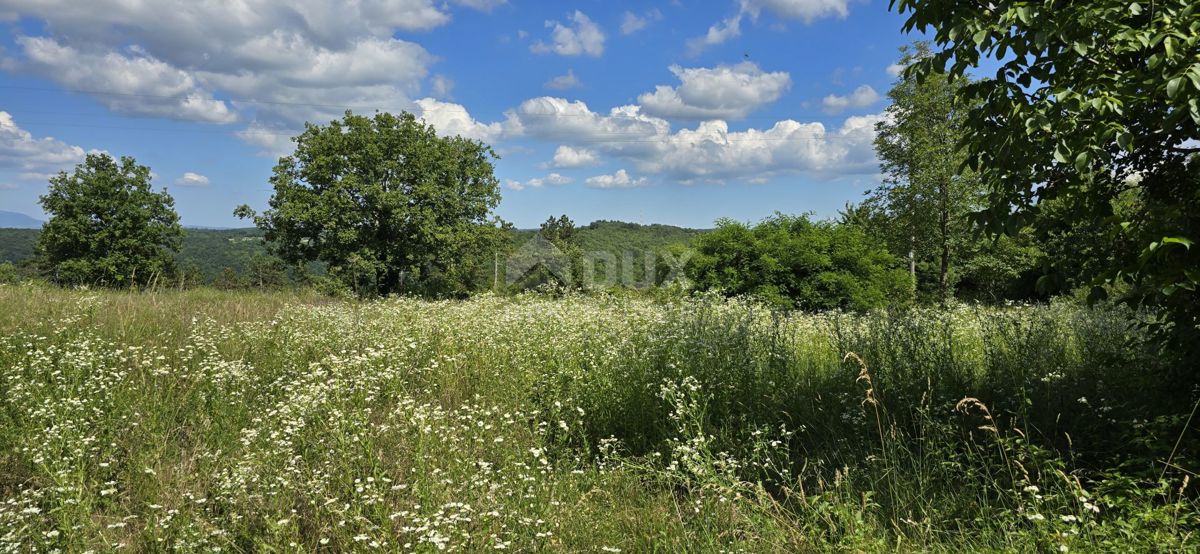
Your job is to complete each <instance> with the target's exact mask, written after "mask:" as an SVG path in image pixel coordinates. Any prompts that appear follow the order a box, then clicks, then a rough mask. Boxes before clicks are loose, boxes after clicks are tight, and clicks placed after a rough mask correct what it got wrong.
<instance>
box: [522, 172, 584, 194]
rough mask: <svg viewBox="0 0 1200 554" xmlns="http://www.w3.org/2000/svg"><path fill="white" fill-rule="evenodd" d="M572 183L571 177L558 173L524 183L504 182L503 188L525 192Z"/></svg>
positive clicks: (573, 180)
mask: <svg viewBox="0 0 1200 554" xmlns="http://www.w3.org/2000/svg"><path fill="white" fill-rule="evenodd" d="M574 182H575V179H572V178H571V177H567V176H565V175H559V174H558V173H551V174H549V175H547V176H545V177H536V178H533V179H530V180H528V181H525V182H524V183H522V182H520V181H514V180H512V179H509V180H507V181H505V182H504V186H506V187H508V188H510V189H512V190H525V189H528V188H533V189H540V188H542V187H545V186H561V185H569V184H571V183H574Z"/></svg>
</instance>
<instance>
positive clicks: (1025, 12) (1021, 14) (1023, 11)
mask: <svg viewBox="0 0 1200 554" xmlns="http://www.w3.org/2000/svg"><path fill="white" fill-rule="evenodd" d="M1030 17H1031V14H1030V9H1029V6H1018V7H1017V19H1020V20H1021V23H1024V24H1025V25H1029V20H1030Z"/></svg>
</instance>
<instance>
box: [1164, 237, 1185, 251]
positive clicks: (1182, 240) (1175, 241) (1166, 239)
mask: <svg viewBox="0 0 1200 554" xmlns="http://www.w3.org/2000/svg"><path fill="white" fill-rule="evenodd" d="M1162 243H1163V244H1180V245H1183V247H1184V248H1186V249H1188V250H1191V249H1192V241H1191V240H1188V239H1186V238H1184V237H1163V239H1162Z"/></svg>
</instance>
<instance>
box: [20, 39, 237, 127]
mask: <svg viewBox="0 0 1200 554" xmlns="http://www.w3.org/2000/svg"><path fill="white" fill-rule="evenodd" d="M17 44H18V45H19V46H20V47H21V52H22V53H23V54H24V55H25V60H26V64H25V67H26V68H27V69H29V70H31V71H34V72H35V73H38V74H40V75H45V76H47V77H50V78H52V79H54V80H55V81H57V82H58V83H60V84H62V85H63V86H65V87H68V88H71V89H75V90H79V91H81V92H84V93H89V92H95V93H97V99H98V100H99V101H100V102H101V103H102V104H104V105H105V106H106V107H107V108H108V109H110V110H112V111H114V112H119V113H124V114H129V115H140V116H153V117H166V118H177V119H187V120H196V121H204V122H209V123H232V122H234V121H236V120H237V115H236V114H235V113H234V112H233V111H232V110H231V109H230V107H229V106H228V105H227V104H226V103H225V102H222V101H220V100H216V99H214V98H213V97H212V93H211V92H209V91H208V90H205V89H204V88H203V87H202V86H200V84H199V83H198V82H197V80H196V78H195V77H194V76H192V75H191V74H190V73H188V72H186V71H183V70H181V69H178V68H176V67H173V66H171V65H170V64H168V63H165V62H163V61H162V60H159V59H157V58H155V57H153V56H150V55H148V54H147V53H146V52H145V51H142V50H141V49H138V48H131V49H128V50H127V51H126V52H116V51H108V52H91V51H83V50H79V49H76V48H73V47H71V46H67V45H64V44H61V43H59V42H58V41H57V40H55V39H52V38H48V37H18V38H17Z"/></svg>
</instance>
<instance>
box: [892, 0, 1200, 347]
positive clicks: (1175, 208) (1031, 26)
mask: <svg viewBox="0 0 1200 554" xmlns="http://www.w3.org/2000/svg"><path fill="white" fill-rule="evenodd" d="M892 7H893V8H897V9H898V10H899V11H900V12H901V13H905V14H908V20H907V22H906V23H905V29H906V30H914V29H915V30H919V31H921V32H926V33H931V34H932V35H933V37H934V41H935V43H936V45H937V46H938V47H940V51H939V52H936V53H935V54H934V55H933V56H931V57H930V58H928V59H926V60H923V61H921V62H919V63H916V64H914V65H913V66H912V67H911V68H910V69H909V74H910V75H913V76H915V77H917V78H919V79H939V78H943V77H941V74H943V73H949V74H950V75H952V76H962V75H965V74H967V73H968V72H970V71H973V70H975V69H976V68H979V67H980V65H981V61H983V60H985V59H988V58H991V61H989V62H988V63H989V65H994V66H995V67H996V69H995V73H994V74H991V75H984V76H982V77H984V78H982V79H979V80H977V81H975V82H972V83H971V84H969V85H967V86H964V87H963V88H962V89H961V90H960V91H959V92H958V96H959V98H960V100H961V101H962V103H963V104H966V105H970V106H971V109H970V112H969V113H968V114H967V120H966V126H965V130H966V134H965V137H964V140H963V141H962V146H963V147H964V153H965V155H966V157H967V164H966V165H967V166H968V167H969V168H971V169H973V170H976V171H978V172H979V174H980V176H981V177H982V179H983V180H984V182H985V184H986V185H987V187H988V190H989V200H990V201H989V202H988V204H989V207H988V209H987V210H986V211H984V212H981V214H980V216H981V217H980V219H981V221H984V222H986V223H987V224H988V225H989V227H990V229H991V230H992V231H993V232H1000V231H1002V230H1003V231H1007V232H1008V233H1010V234H1012V233H1015V232H1016V231H1017V230H1018V229H1020V228H1021V227H1022V226H1024V225H1025V224H1027V223H1033V224H1034V225H1035V226H1036V225H1038V224H1039V223H1040V222H1042V221H1054V219H1053V218H1039V217H1038V212H1039V211H1040V209H1041V207H1042V205H1043V204H1044V203H1045V202H1046V201H1047V200H1054V199H1062V200H1063V202H1064V203H1065V204H1066V205H1068V206H1070V207H1071V210H1070V212H1069V213H1068V212H1064V213H1068V215H1072V216H1073V217H1074V218H1075V219H1074V220H1075V221H1079V222H1093V221H1103V222H1104V223H1105V224H1106V227H1107V228H1108V234H1109V235H1110V236H1111V237H1112V240H1113V242H1114V243H1116V242H1132V244H1133V245H1134V247H1133V248H1130V249H1129V250H1128V252H1121V251H1118V252H1115V253H1114V255H1113V256H1112V257H1111V258H1110V259H1109V260H1108V261H1107V262H1106V263H1104V264H1100V265H1099V267H1094V268H1089V269H1092V270H1094V272H1095V274H1094V275H1092V277H1093V278H1094V280H1093V283H1094V284H1097V285H1098V284H1102V283H1104V282H1108V283H1110V284H1120V285H1122V286H1127V287H1129V288H1130V289H1131V290H1132V294H1131V295H1130V298H1131V299H1133V300H1137V301H1142V302H1146V303H1150V304H1154V305H1158V306H1163V307H1165V308H1167V310H1166V312H1164V313H1166V314H1169V315H1170V316H1171V317H1170V318H1169V319H1170V323H1169V324H1168V325H1167V326H1166V327H1167V328H1171V329H1173V330H1174V331H1177V332H1182V333H1183V335H1177V336H1190V337H1192V338H1191V339H1188V340H1187V342H1189V343H1190V344H1192V346H1193V347H1194V346H1195V342H1196V341H1195V340H1194V338H1195V334H1196V330H1197V324H1198V323H1200V300H1198V295H1197V293H1196V287H1197V285H1200V251H1198V250H1197V248H1196V247H1194V244H1193V243H1194V241H1195V240H1197V238H1198V236H1200V160H1197V158H1196V154H1197V153H1198V152H1200V144H1198V143H1197V140H1198V139H1200V3H1197V2H1196V1H1195V0H1155V1H1153V2H1150V1H1147V2H1130V1H1128V0H1025V1H1004V2H960V1H957V0H892ZM1131 194H1132V195H1133V196H1134V197H1135V198H1134V200H1135V202H1134V206H1135V208H1134V209H1115V208H1116V207H1118V204H1119V202H1118V200H1119V199H1123V198H1128V197H1129V195H1131ZM1105 290H1106V289H1104V288H1100V287H1097V288H1095V289H1094V293H1095V295H1096V296H1102V295H1103V293H1104V291H1105Z"/></svg>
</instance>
